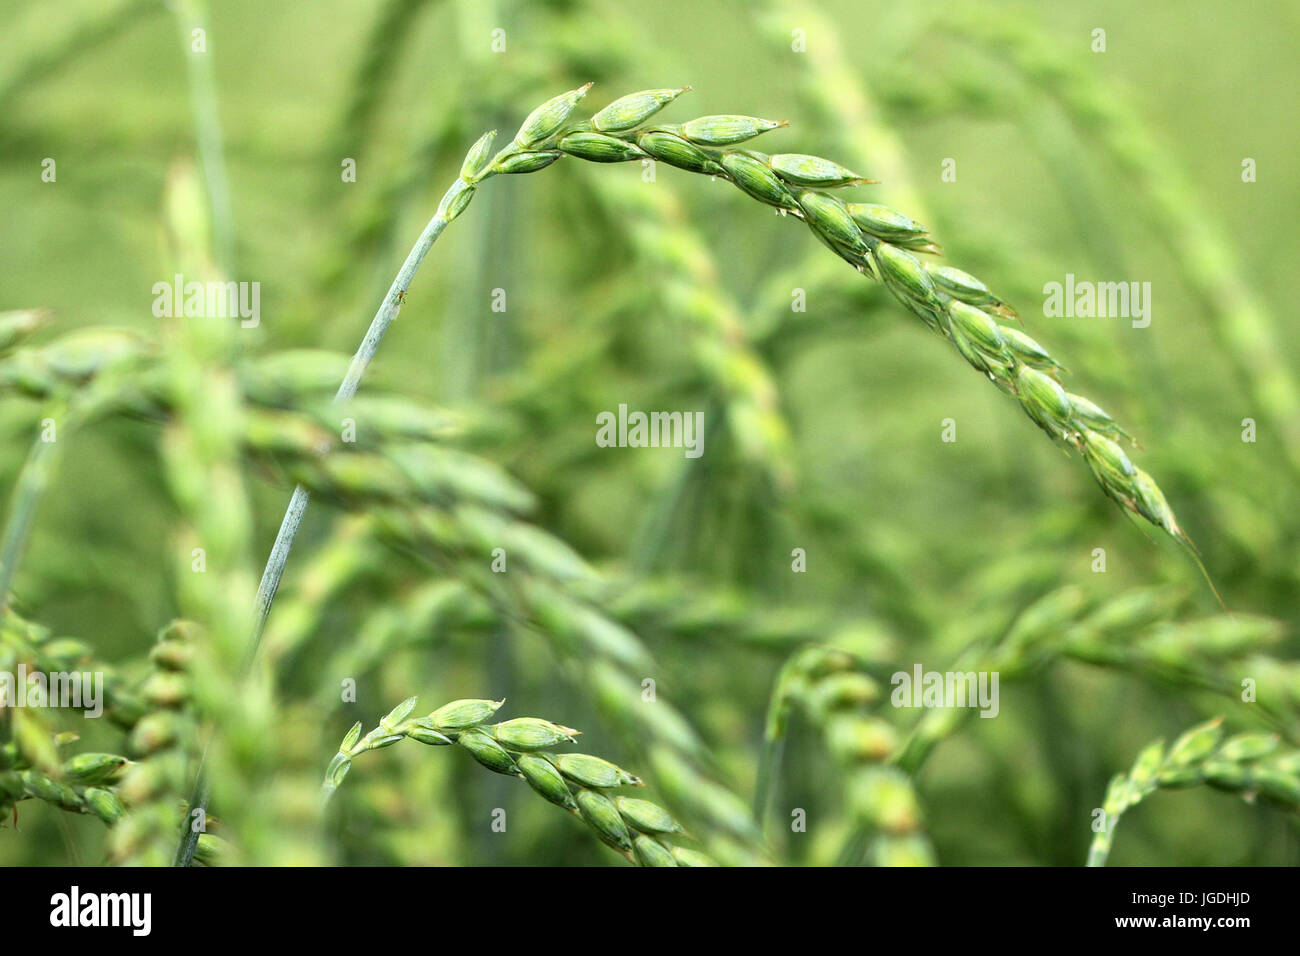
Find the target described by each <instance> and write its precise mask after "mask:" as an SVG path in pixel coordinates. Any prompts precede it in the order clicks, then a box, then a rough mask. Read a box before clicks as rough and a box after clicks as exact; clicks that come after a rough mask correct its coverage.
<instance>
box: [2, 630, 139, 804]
mask: <svg viewBox="0 0 1300 956" xmlns="http://www.w3.org/2000/svg"><path fill="white" fill-rule="evenodd" d="M20 664H22V665H23V666H24V667H25V668H26V672H27V673H37V672H39V673H42V674H46V675H49V674H54V673H70V672H73V671H91V672H94V673H101V674H104V675H105V685H106V686H105V696H106V697H107V701H106V702H105V704H106V706H107V707H110V708H112V707H114V706H118V707H122V706H123V705H122V703H121V695H120V694H119V693H118V692H117V688H116V679H115V677H114V676H113V675H112V672H111V670H110V669H109V668H107V667H106V666H105V665H103V664H102V663H99V662H96V661H93V660H91V659H90V656H89V648H88V647H87V646H86V645H85V644H84V643H83V642H81V641H78V640H75V639H73V638H68V637H54V636H52V634H51V633H50V631H49V629H48V628H45V627H42V626H40V625H37V624H34V623H32V622H30V621H26V620H24V619H23V618H21V617H20V616H19V615H18V614H17V613H16V612H15V611H13V610H12V609H10V608H5V609H3V611H0V673H5V674H10V675H17V673H18V666H19V665H20ZM110 687H112V688H113V690H112V691H110V690H109V688H110ZM15 691H17V688H15ZM31 692H32V691H31V690H29V691H27V693H31ZM28 703H29V706H23V707H19V706H12V707H3V708H0V823H3V822H5V821H6V820H7V819H8V818H9V816H10V815H11V814H12V815H13V817H14V819H15V820H16V819H17V812H18V811H17V809H16V806H17V804H18V802H19V801H22V800H26V799H34V800H40V801H43V802H45V803H48V804H50V805H51V806H55V807H58V808H60V809H62V810H66V811H68V812H70V813H88V814H91V815H93V816H97V817H99V818H100V819H101V820H103V821H104V822H105V823H108V824H112V823H113V822H114V821H115V820H117V818H118V817H119V816H120V815H121V812H122V806H121V802H120V801H119V800H118V798H117V796H116V795H115V794H114V792H113V790H112V788H111V787H112V784H113V783H114V782H115V781H116V780H117V779H118V778H119V777H120V776H121V774H122V773H123V772H124V771H125V770H126V769H127V768H128V767H129V761H128V760H127V759H126V758H125V757H123V756H121V755H120V754H108V753H82V754H77V755H75V756H72V757H70V758H66V759H65V758H63V757H62V756H61V755H60V752H59V751H60V749H61V748H62V747H63V746H65V745H67V744H69V743H72V742H73V741H75V740H76V739H77V735H76V734H72V733H58V732H56V731H55V729H54V727H53V725H52V723H51V721H50V720H49V719H48V718H49V715H52V714H53V713H55V711H52V710H49V709H47V708H46V707H44V706H31V705H30V704H31V701H29V702H28ZM109 716H111V717H116V716H117V715H116V714H113V713H112V712H111V711H110V714H109Z"/></svg>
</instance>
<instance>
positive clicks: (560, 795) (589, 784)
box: [322, 697, 717, 866]
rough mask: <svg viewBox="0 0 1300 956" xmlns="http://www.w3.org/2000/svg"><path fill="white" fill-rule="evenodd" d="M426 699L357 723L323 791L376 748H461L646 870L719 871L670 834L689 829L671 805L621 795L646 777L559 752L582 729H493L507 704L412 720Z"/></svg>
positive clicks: (454, 706)
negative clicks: (370, 726)
mask: <svg viewBox="0 0 1300 956" xmlns="http://www.w3.org/2000/svg"><path fill="white" fill-rule="evenodd" d="M417 699H418V698H415V697H408V698H407V699H406V700H404V701H402V702H401V703H400V704H398V705H397V706H396V707H394V708H393V709H392V710H391V711H390V712H389V713H388V715H387V716H385V717H384V718H383V720H381V721H380V722H379V726H378V727H376V728H375V729H374V730H372V731H370V732H369V733H368V734H366V735H365V736H362V734H361V722H360V721H357V722H356V723H355V724H353V725H352V729H351V730H349V731H348V732H347V734H346V735H345V736H344V738H343V742H342V743H341V744H340V745H339V751H338V753H336V754H335V755H334V758H333V759H332V760H331V761H330V764H329V767H328V768H327V769H326V771H325V780H324V782H323V784H322V791H323V793H324V794H325V798H326V799H327V800H328V799H329V798H330V797H331V796H332V795H333V793H334V791H335V790H337V789H338V787H339V785H340V784H341V783H342V782H343V779H344V777H346V776H347V774H348V771H349V770H351V769H352V761H353V760H355V759H356V758H357V757H358V756H360V755H361V754H363V753H365V752H366V751H368V750H382V749H383V748H385V747H391V746H392V745H393V744H396V743H398V742H399V741H401V740H404V739H409V740H414V741H417V742H418V743H422V744H428V745H429V746H433V747H449V746H459V747H460V748H461V749H462V750H465V751H466V752H467V753H468V754H469V755H470V756H471V757H472V758H474V760H475V761H477V762H478V763H479V764H480V765H482V766H483V767H486V768H487V769H488V770H491V771H492V772H493V773H500V774H505V775H506V776H511V777H519V778H520V779H522V780H523V781H524V782H525V783H527V784H528V786H529V787H531V788H532V790H533V791H534V792H535V793H537V794H538V795H539V796H540V797H542V798H543V799H544V800H547V801H549V802H551V803H553V804H555V805H556V806H558V807H561V808H562V809H565V810H568V811H569V812H570V813H572V814H574V815H575V816H577V817H578V818H579V819H581V820H582V822H583V823H585V824H586V825H587V826H588V828H590V829H591V831H592V832H593V833H594V834H595V836H596V838H597V839H599V840H600V841H601V842H602V843H604V844H606V845H607V846H609V847H611V848H612V849H614V850H616V851H618V852H619V853H620V854H622V855H623V856H624V857H626V858H627V860H628V861H629V862H632V863H635V864H637V865H638V866H716V865H717V864H716V863H715V862H714V861H713V860H712V859H711V858H710V857H708V856H706V855H705V854H703V853H700V852H699V851H697V850H691V849H688V848H686V847H680V846H676V845H675V844H673V843H670V842H668V839H667V838H668V837H669V836H672V835H677V834H684V833H685V830H683V829H682V827H681V825H680V824H678V823H677V821H676V820H674V819H673V817H672V815H671V814H670V813H669V812H668V811H667V810H665V809H664V808H663V807H661V806H659V805H658V804H656V803H652V802H650V801H649V800H641V799H637V798H633V797H627V796H622V795H617V794H615V793H613V791H614V790H617V789H620V788H622V787H639V786H641V785H642V782H641V779H640V778H639V777H636V776H634V775H633V774H630V773H628V772H627V771H626V770H624V769H623V768H622V767H619V766H618V765H616V764H612V763H610V762H609V761H608V760H605V759H603V758H601V757H594V756H592V755H590V754H578V753H554V752H552V748H553V747H557V746H561V745H564V744H569V743H573V739H574V737H576V736H577V735H578V734H579V733H580V731H577V730H574V729H573V728H572V727H565V726H563V725H561V724H555V723H552V722H551V721H549V720H542V719H541V718H539V717H515V718H513V719H512V720H506V721H501V722H499V723H494V724H489V723H488V721H489V720H491V719H492V718H493V716H494V715H495V714H496V712H497V711H498V710H499V709H500V708H501V705H502V704H504V703H505V701H503V700H482V699H466V700H454V701H452V702H451V703H449V704H444V705H443V706H441V707H439V708H438V709H437V710H435V711H433V712H431V713H429V714H427V715H425V716H422V717H412V716H411V713H412V712H413V711H414V710H415V705H416V702H417Z"/></svg>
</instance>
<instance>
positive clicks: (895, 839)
mask: <svg viewBox="0 0 1300 956" xmlns="http://www.w3.org/2000/svg"><path fill="white" fill-rule="evenodd" d="M883 696H884V695H883V694H882V692H881V688H880V685H879V684H878V683H877V682H876V681H875V680H874V679H873V678H872V677H870V676H869V675H867V674H865V673H863V672H862V671H861V670H860V669H859V662H858V661H857V660H856V659H855V658H854V657H852V656H851V655H849V654H846V653H844V652H843V651H840V650H836V649H833V648H828V647H822V646H813V647H808V648H805V649H804V650H802V651H799V652H798V653H796V654H795V655H794V656H793V657H791V658H790V660H789V661H788V662H787V663H786V666H785V667H784V668H783V669H782V671H781V675H780V677H779V678H778V682H777V687H776V688H775V690H774V692H773V695H772V701H771V706H770V708H769V710H768V716H767V728H766V731H765V735H764V736H765V739H766V741H767V742H768V744H769V745H770V748H769V749H770V752H771V751H774V749H775V747H774V746H771V745H775V744H777V743H779V742H780V741H781V740H783V739H784V737H785V735H786V732H787V727H788V724H789V720H790V717H791V715H792V714H793V713H795V712H798V713H800V714H802V715H803V716H804V717H805V718H806V719H807V720H808V721H810V722H811V723H812V724H813V725H814V726H816V727H817V728H818V729H819V730H820V731H821V732H822V734H823V735H824V736H825V739H826V745H827V748H828V749H829V750H830V753H831V756H832V757H833V758H834V759H835V761H836V762H837V763H838V764H839V765H840V767H841V768H842V769H843V772H844V773H845V775H846V778H847V779H846V780H845V793H846V799H847V810H848V813H849V815H850V817H851V819H852V828H853V835H852V837H851V838H850V841H849V846H848V847H847V848H846V854H848V853H852V852H856V851H855V850H854V847H855V846H856V845H857V844H858V843H859V842H860V841H861V840H863V839H866V840H869V841H870V847H871V849H870V851H869V855H868V858H869V860H870V861H871V862H872V863H873V864H876V865H879V866H929V865H932V864H933V863H934V862H935V861H934V849H933V847H932V846H931V844H930V841H929V840H928V839H927V838H926V836H925V833H924V831H923V829H922V826H923V821H922V813H921V806H920V803H919V801H918V800H917V797H916V792H915V791H914V790H913V788H912V783H911V780H910V779H909V778H908V777H907V775H906V774H904V773H903V772H902V771H901V770H899V769H898V768H897V767H895V766H891V761H892V760H893V758H894V756H895V755H896V754H897V752H898V749H899V739H898V735H897V732H896V731H895V730H894V727H893V725H892V724H891V723H890V722H889V721H887V720H885V719H884V718H883V717H881V716H880V715H879V714H878V713H877V712H876V711H877V707H878V706H879V704H880V702H881V699H882V697H883ZM773 772H774V768H768V769H766V770H765V771H764V779H763V780H762V781H760V793H759V797H758V801H757V805H758V810H759V812H760V813H762V812H764V811H765V809H766V807H765V804H766V803H767V789H768V787H770V777H771V774H772V773H773Z"/></svg>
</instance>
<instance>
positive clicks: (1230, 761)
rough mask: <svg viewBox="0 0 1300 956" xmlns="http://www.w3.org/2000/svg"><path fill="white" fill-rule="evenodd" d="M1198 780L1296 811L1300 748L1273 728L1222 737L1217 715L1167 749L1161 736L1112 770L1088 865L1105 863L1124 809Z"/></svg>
mask: <svg viewBox="0 0 1300 956" xmlns="http://www.w3.org/2000/svg"><path fill="white" fill-rule="evenodd" d="M1198 784H1205V785H1206V786H1209V787H1213V788H1214V789H1216V790H1223V791H1225V792H1227V793H1235V794H1239V795H1240V796H1242V797H1244V798H1245V799H1247V800H1254V799H1255V798H1256V797H1258V798H1260V799H1262V800H1265V801H1267V802H1268V803H1271V804H1274V805H1275V806H1278V807H1280V808H1282V809H1285V810H1288V811H1291V812H1295V811H1297V810H1300V750H1294V749H1291V748H1285V747H1282V746H1280V744H1279V741H1278V737H1277V735H1275V734H1263V733H1243V734H1237V735H1236V736H1233V737H1229V738H1227V739H1226V740H1225V739H1224V738H1223V729H1222V727H1220V719H1219V718H1216V719H1214V720H1211V721H1208V722H1206V723H1204V724H1201V725H1199V726H1197V727H1193V728H1192V729H1191V730H1189V731H1187V732H1186V733H1184V734H1183V735H1182V736H1181V737H1179V738H1178V739H1177V740H1175V741H1174V742H1173V744H1172V745H1170V747H1169V748H1168V749H1165V745H1164V741H1156V742H1155V743H1152V744H1150V745H1149V746H1147V747H1146V748H1145V749H1144V750H1143V751H1142V752H1141V753H1140V754H1138V756H1137V759H1136V760H1135V761H1134V762H1133V767H1132V768H1131V769H1130V770H1129V772H1128V773H1121V774H1117V775H1116V776H1115V777H1113V778H1112V779H1111V781H1110V786H1108V787H1107V788H1106V798H1105V800H1104V802H1103V803H1102V810H1103V811H1104V818H1103V819H1102V821H1101V823H1102V824H1104V825H1102V826H1099V827H1097V828H1095V833H1094V835H1093V838H1092V845H1091V846H1090V847H1089V848H1088V866H1105V865H1106V859H1107V857H1109V856H1110V850H1111V846H1112V844H1113V842H1114V839H1115V825H1116V824H1117V823H1119V820H1120V817H1121V816H1123V814H1124V813H1125V811H1127V810H1128V809H1130V808H1131V807H1133V806H1136V805H1137V804H1138V803H1140V802H1142V800H1144V799H1146V797H1148V796H1150V795H1151V794H1152V793H1154V792H1155V791H1156V790H1174V789H1179V788H1183V787H1193V786H1197V785H1198Z"/></svg>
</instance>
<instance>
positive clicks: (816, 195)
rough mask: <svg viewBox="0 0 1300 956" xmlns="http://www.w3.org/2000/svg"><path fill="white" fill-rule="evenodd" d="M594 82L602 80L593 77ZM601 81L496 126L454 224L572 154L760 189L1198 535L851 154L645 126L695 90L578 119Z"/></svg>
mask: <svg viewBox="0 0 1300 956" xmlns="http://www.w3.org/2000/svg"><path fill="white" fill-rule="evenodd" d="M589 85H590V84H589ZM589 85H588V86H584V87H581V88H579V89H577V90H571V91H569V92H568V93H564V94H562V95H560V96H557V97H555V98H554V99H552V100H549V101H548V102H546V103H544V104H543V105H542V106H540V107H538V108H537V109H536V110H535V111H534V112H533V113H532V114H531V115H530V116H529V117H528V119H527V120H525V122H524V124H523V126H522V127H521V128H520V130H519V132H518V133H517V134H516V136H515V138H514V140H513V141H512V142H511V143H510V145H508V146H507V147H506V148H505V149H503V150H501V151H500V152H498V153H497V154H496V155H495V156H492V157H489V153H490V149H491V143H492V138H493V134H488V135H486V136H484V137H483V138H482V139H481V140H480V141H479V142H478V144H476V145H475V147H474V149H473V150H471V152H470V155H469V157H467V159H466V162H465V166H464V168H463V169H462V172H461V178H460V179H459V180H458V181H457V182H458V184H459V186H460V188H459V189H453V190H452V191H451V192H450V193H449V194H448V197H447V199H445V200H444V207H446V209H445V211H446V213H447V215H446V218H447V219H448V221H450V219H451V218H454V217H455V215H457V214H459V212H460V211H461V210H463V209H464V207H465V205H467V204H468V202H469V199H470V198H471V196H472V194H473V190H474V188H475V187H476V186H477V185H478V184H479V183H481V182H482V181H483V180H484V179H486V178H487V177H489V176H492V175H496V174H509V173H529V172H534V171H536V170H539V169H543V168H545V167H546V166H549V165H550V164H552V163H554V162H555V161H556V160H558V159H559V158H561V157H562V156H566V155H568V156H574V157H577V158H579V159H584V160H587V161H589V162H597V163H615V162H629V161H636V160H642V159H654V160H656V161H658V162H663V163H666V164H668V165H670V166H674V167H677V168H679V169H684V170H686V171H688V172H694V173H702V174H705V175H709V176H712V177H715V178H719V179H725V180H728V181H730V182H732V183H734V184H735V185H736V186H737V187H739V188H740V189H741V190H742V191H743V192H745V193H746V194H747V195H749V196H750V197H751V198H753V199H756V200H758V201H759V202H762V203H764V204H766V205H769V206H772V207H774V208H775V209H776V210H777V211H778V212H780V213H782V214H784V215H790V216H793V217H795V218H797V219H800V220H802V221H804V222H805V223H806V224H807V225H808V226H809V228H810V229H811V230H812V231H813V234H814V235H815V236H816V237H817V238H818V239H819V240H820V241H821V242H822V243H823V244H825V245H826V246H827V247H828V248H830V249H831V251H832V252H834V253H835V254H836V255H837V256H839V257H840V258H842V259H844V260H845V261H846V262H848V263H849V264H850V265H852V266H853V267H854V268H856V269H857V270H858V271H859V272H861V273H863V274H864V275H869V276H873V277H875V278H876V279H878V280H879V281H880V282H881V283H882V284H883V285H884V286H885V288H887V289H888V290H889V291H890V292H891V293H892V294H893V295H894V297H895V298H896V299H898V301H899V302H900V303H901V304H902V305H903V306H904V307H905V308H906V309H907V310H908V311H910V312H911V313H912V314H913V315H915V316H916V317H918V318H919V319H920V320H921V321H922V322H923V323H924V324H925V325H926V326H927V327H929V328H930V329H932V330H933V331H935V332H937V333H938V334H940V335H942V336H944V337H945V338H946V339H948V340H949V341H950V342H952V343H953V345H954V347H955V348H956V349H957V351H958V352H959V353H960V354H961V355H962V357H963V358H964V359H966V361H967V362H968V363H969V364H970V365H971V366H972V367H973V368H975V369H976V370H977V371H979V372H980V373H981V374H983V375H985V376H987V377H988V378H989V379H990V380H991V381H992V382H993V383H994V384H995V385H997V386H998V387H999V388H1000V389H1002V390H1003V391H1004V392H1006V393H1008V394H1009V395H1011V396H1013V397H1014V398H1015V399H1016V400H1017V401H1018V402H1019V403H1020V405H1021V407H1022V409H1023V410H1024V411H1025V413H1026V414H1027V415H1028V416H1029V418H1030V419H1031V420H1032V421H1033V422H1034V423H1035V424H1036V425H1038V426H1039V428H1041V429H1042V430H1043V431H1044V432H1046V433H1047V435H1048V436H1049V437H1050V438H1051V439H1052V440H1053V441H1054V442H1057V443H1058V444H1061V445H1063V446H1067V447H1071V448H1074V449H1076V450H1077V451H1079V452H1080V453H1081V454H1082V455H1083V457H1084V459H1085V460H1086V461H1087V463H1088V465H1089V467H1090V468H1091V470H1092V472H1093V475H1094V476H1095V477H1096V479H1097V481H1098V483H1099V484H1100V485H1101V488H1102V490H1103V491H1104V492H1105V493H1106V495H1107V496H1109V497H1110V498H1111V499H1113V500H1114V501H1115V502H1116V503H1118V504H1119V505H1120V506H1121V507H1123V508H1125V509H1127V510H1129V511H1131V512H1133V513H1134V514H1137V515H1140V516H1141V517H1143V518H1145V519H1146V520H1148V521H1150V522H1151V523H1153V524H1155V525H1158V526H1159V527H1161V528H1163V529H1164V530H1165V531H1167V532H1168V533H1169V534H1170V535H1172V536H1174V537H1175V538H1178V539H1179V540H1181V541H1184V542H1186V543H1189V544H1190V542H1188V539H1187V537H1186V535H1185V534H1184V533H1183V531H1182V529H1181V527H1180V526H1179V525H1178V522H1177V520H1176V519H1175V517H1174V513H1173V510H1172V509H1171V508H1170V507H1169V505H1168V503H1167V502H1166V500H1165V498H1164V495H1163V493H1162V492H1161V491H1160V488H1159V487H1158V486H1157V485H1156V483H1155V481H1154V480H1153V479H1152V478H1151V476H1150V475H1148V474H1147V473H1146V472H1144V471H1142V470H1141V469H1139V468H1137V467H1136V466H1135V465H1134V464H1133V463H1132V462H1131V461H1130V460H1129V458H1128V456H1127V455H1126V454H1125V452H1124V451H1123V450H1122V449H1121V448H1120V446H1119V444H1118V443H1117V442H1116V441H1115V439H1117V438H1128V435H1127V433H1125V432H1124V431H1123V429H1122V428H1120V426H1119V425H1117V424H1116V423H1115V421H1114V420H1113V419H1112V418H1111V417H1110V416H1109V415H1108V414H1107V413H1106V412H1105V411H1104V410H1103V409H1102V408H1101V407H1100V406H1098V405H1097V404H1095V403H1094V402H1092V401H1091V400H1089V399H1087V398H1084V397H1083V396H1080V395H1075V394H1072V393H1070V392H1067V391H1066V389H1065V388H1064V386H1063V385H1062V384H1061V382H1060V379H1059V375H1060V372H1061V370H1062V367H1061V365H1060V363H1058V362H1057V361H1056V360H1055V359H1054V358H1052V356H1051V355H1050V354H1048V352H1047V350H1046V349H1044V348H1043V347H1042V346H1041V345H1040V344H1039V343H1038V342H1036V341H1035V340H1034V339H1032V338H1030V337H1029V336H1028V335H1026V334H1025V333H1024V332H1022V331H1021V330H1020V329H1019V328H1018V327H1016V326H1014V325H1011V324H1004V323H1007V322H1008V320H1011V319H1014V318H1015V312H1014V310H1013V309H1011V308H1010V306H1008V305H1007V304H1006V303H1005V302H1003V301H1002V300H1000V299H999V298H998V297H997V296H996V295H994V294H993V293H992V292H990V291H989V289H988V288H987V287H986V286H985V285H984V284H983V283H982V282H980V281H979V280H978V279H976V278H975V277H974V276H971V275H969V274H967V273H965V272H963V271H961V270H960V269H955V268H953V267H950V266H937V265H934V264H933V263H931V262H927V261H925V260H923V259H921V258H919V257H918V256H917V255H915V253H923V254H924V253H934V252H937V251H938V250H937V247H936V246H935V245H934V243H933V241H932V240H931V238H930V236H929V233H928V232H927V231H926V229H925V227H924V226H922V225H920V224H919V223H917V222H915V221H914V220H912V219H911V218H909V217H908V216H906V215H904V214H902V213H900V212H897V211H895V210H893V209H890V208H889V207H886V206H882V205H879V204H876V203H849V202H844V201H842V200H840V199H839V198H837V197H835V196H833V195H832V194H831V193H829V192H827V190H831V189H837V188H840V187H844V186H853V185H859V184H862V183H867V182H871V180H867V179H865V178H863V177H862V176H859V175H858V174H857V173H855V172H853V171H852V170H850V169H847V168H846V167H844V166H841V165H840V164H838V163H835V162H832V161H831V160H828V159H823V158H822V157H819V156H811V155H807V154H802V153H778V154H767V153H762V152H758V151H756V150H752V149H748V148H736V147H738V146H739V144H741V143H744V142H746V141H748V140H751V139H753V138H755V137H757V136H759V135H761V134H763V133H766V132H769V131H771V130H774V129H778V128H780V127H782V126H785V125H786V124H785V123H784V122H782V121H777V120H767V119H761V118H758V117H752V116H737V115H714V116H703V117H700V118H698V119H694V120H690V121H688V122H686V123H681V124H654V125H645V124H646V123H647V121H648V120H650V118H651V117H653V116H654V115H655V114H656V113H658V112H659V111H660V110H662V109H663V108H664V107H666V106H667V105H668V104H669V103H671V102H672V101H673V100H675V99H676V98H677V97H678V96H680V95H681V94H682V93H684V92H686V91H685V90H684V89H663V90H644V91H642V92H639V93H633V94H631V95H629V96H625V97H622V98H621V99H618V100H615V101H614V102H613V103H611V104H610V105H608V106H606V107H605V108H604V109H602V110H600V111H599V112H597V113H596V114H595V115H594V116H593V117H592V118H591V120H590V121H587V122H578V123H573V124H569V125H566V121H567V120H568V118H569V116H570V114H571V113H572V112H573V110H574V109H575V107H576V106H577V104H578V102H579V100H581V99H582V97H583V96H585V95H586V92H587V90H588V88H589Z"/></svg>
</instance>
